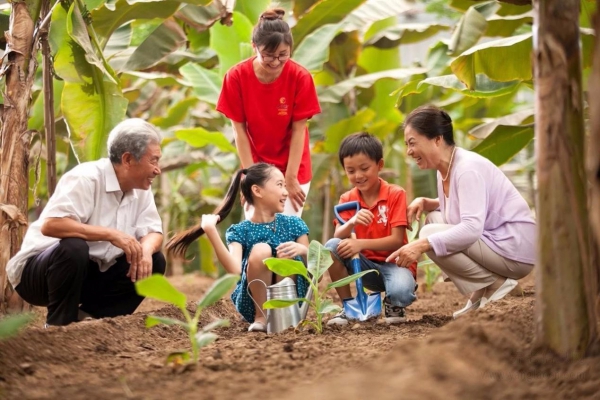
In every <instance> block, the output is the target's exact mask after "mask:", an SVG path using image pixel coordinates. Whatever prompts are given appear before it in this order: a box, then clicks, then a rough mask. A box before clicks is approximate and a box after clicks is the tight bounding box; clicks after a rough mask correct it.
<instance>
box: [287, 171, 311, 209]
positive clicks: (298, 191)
mask: <svg viewBox="0 0 600 400" xmlns="http://www.w3.org/2000/svg"><path fill="white" fill-rule="evenodd" d="M285 188H286V190H287V192H288V196H289V199H290V201H291V202H292V207H294V210H295V211H298V210H300V208H302V207H304V202H305V201H306V193H304V192H303V191H302V188H301V187H300V182H298V179H297V178H288V177H287V176H286V177H285Z"/></svg>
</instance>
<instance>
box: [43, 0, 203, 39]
mask: <svg viewBox="0 0 600 400" xmlns="http://www.w3.org/2000/svg"><path fill="white" fill-rule="evenodd" d="M189 2H190V3H191V1H189ZM180 5H181V3H180V2H179V1H170V0H164V1H152V2H146V1H135V0H117V1H116V2H115V3H107V4H105V5H104V6H103V7H100V8H98V9H97V10H93V11H92V12H91V14H92V20H93V21H94V29H95V30H96V34H97V35H98V36H99V38H100V41H101V44H102V46H104V44H106V42H107V41H108V38H109V37H110V35H112V33H113V32H114V31H115V30H116V29H117V28H118V27H120V26H121V25H123V24H125V23H127V22H130V21H133V20H134V19H135V20H139V19H154V18H161V19H164V18H168V17H170V16H171V15H173V13H174V12H175V11H177V8H179V6H180ZM52 22H53V24H54V19H52Z"/></svg>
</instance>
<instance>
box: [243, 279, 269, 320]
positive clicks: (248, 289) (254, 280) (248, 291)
mask: <svg viewBox="0 0 600 400" xmlns="http://www.w3.org/2000/svg"><path fill="white" fill-rule="evenodd" d="M256 281H259V282H260V283H262V284H263V285H264V286H265V290H267V284H266V283H264V282H263V281H261V280H260V279H253V280H251V281H250V282H248V286H247V287H246V293H248V296H250V298H251V299H252V301H253V302H254V304H256V307H258V311H260V313H261V314H262V315H263V317H265V321H266V320H267V316H266V315H265V313H264V312H263V310H262V307H261V306H259V305H258V303H257V302H256V300H254V297H252V295H251V294H250V285H251V284H252V283H253V282H256Z"/></svg>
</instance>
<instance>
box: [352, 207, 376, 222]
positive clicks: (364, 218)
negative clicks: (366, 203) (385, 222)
mask: <svg viewBox="0 0 600 400" xmlns="http://www.w3.org/2000/svg"><path fill="white" fill-rule="evenodd" d="M373 218H375V216H374V215H373V213H372V212H371V211H369V210H367V209H366V208H363V209H360V210H358V212H357V213H356V214H354V216H353V217H352V218H350V221H349V222H350V223H351V224H353V225H364V226H368V225H370V224H371V222H373Z"/></svg>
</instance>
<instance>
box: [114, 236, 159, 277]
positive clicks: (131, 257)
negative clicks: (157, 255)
mask: <svg viewBox="0 0 600 400" xmlns="http://www.w3.org/2000/svg"><path fill="white" fill-rule="evenodd" d="M111 233H112V235H111V239H110V243H111V244H112V245H113V246H116V247H118V248H120V249H121V250H123V252H124V253H125V257H126V258H127V262H128V263H129V265H130V266H131V267H130V269H129V272H128V273H127V276H128V277H130V278H131V280H132V282H135V278H136V274H133V275H130V274H131V271H132V269H131V268H133V270H134V271H137V269H138V268H140V265H141V262H142V257H143V250H142V245H141V244H140V242H138V241H137V239H136V238H134V237H133V236H131V235H128V234H126V233H124V232H121V231H117V230H116V229H114V230H112V232H111ZM150 270H151V271H152V254H150Z"/></svg>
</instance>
